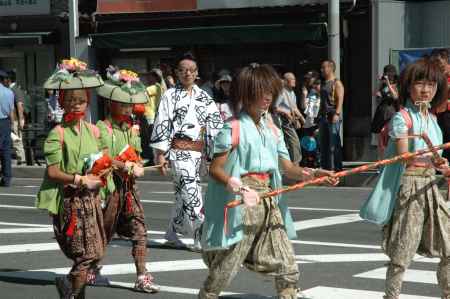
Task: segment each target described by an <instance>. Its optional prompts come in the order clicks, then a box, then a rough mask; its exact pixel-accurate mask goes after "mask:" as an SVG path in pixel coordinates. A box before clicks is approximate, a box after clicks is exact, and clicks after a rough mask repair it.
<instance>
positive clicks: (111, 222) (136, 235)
mask: <svg viewBox="0 0 450 299" xmlns="http://www.w3.org/2000/svg"><path fill="white" fill-rule="evenodd" d="M114 181H115V185H116V191H115V192H114V193H113V194H111V195H110V196H108V198H107V200H106V206H105V208H104V209H103V219H104V223H105V224H104V226H105V232H106V236H107V240H108V243H109V242H110V241H111V239H112V237H113V235H114V233H115V232H116V233H117V234H118V235H119V236H123V237H126V238H129V239H131V241H132V243H133V248H132V251H131V254H132V256H133V259H134V263H135V265H136V273H137V275H143V274H145V273H146V272H147V269H146V266H145V263H146V256H147V227H146V225H145V216H144V208H143V207H142V204H141V202H140V200H139V191H138V190H137V188H136V187H135V183H134V182H129V183H127V182H125V181H124V180H122V179H121V178H120V177H119V176H117V175H115V176H114ZM129 190H130V191H131V192H130V195H131V197H130V198H128V196H127V193H128V191H129Z"/></svg>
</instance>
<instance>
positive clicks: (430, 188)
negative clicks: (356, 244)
mask: <svg viewBox="0 0 450 299" xmlns="http://www.w3.org/2000/svg"><path fill="white" fill-rule="evenodd" d="M449 231H450V215H449V211H448V208H447V205H446V202H445V201H444V199H443V198H442V195H441V194H440V192H439V189H438V187H437V185H436V182H435V177H434V176H433V175H428V176H418V175H414V174H411V173H410V174H408V171H407V172H406V173H405V175H404V176H403V178H402V181H401V187H400V191H399V195H398V197H397V202H396V206H395V210H394V214H393V216H392V219H391V222H390V223H389V224H388V225H387V226H386V227H385V228H384V239H383V249H384V250H385V252H386V254H387V255H388V256H389V258H390V262H389V263H388V269H387V273H386V290H385V292H386V296H385V298H386V299H397V298H398V297H399V296H400V293H401V288H402V282H403V276H404V273H405V271H406V269H407V268H408V266H409V265H410V264H411V261H412V259H413V258H414V255H415V254H416V253H418V254H420V255H423V256H426V257H439V258H440V259H441V262H440V263H439V265H438V270H437V273H436V274H437V278H438V282H439V286H440V287H441V290H442V298H445V299H450V239H449Z"/></svg>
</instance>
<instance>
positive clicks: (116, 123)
mask: <svg viewBox="0 0 450 299" xmlns="http://www.w3.org/2000/svg"><path fill="white" fill-rule="evenodd" d="M107 71H108V79H109V80H107V81H106V82H105V85H103V86H102V87H100V88H99V89H98V94H99V95H100V96H102V97H103V98H105V99H107V100H108V107H109V110H110V116H108V117H107V118H106V119H105V120H103V121H99V122H98V123H97V126H98V128H99V129H100V143H101V144H102V147H104V148H105V150H106V151H107V153H108V155H110V156H111V157H113V158H114V165H115V170H114V172H113V176H112V179H113V184H114V187H115V188H114V189H115V190H114V191H113V192H109V194H105V195H106V198H105V207H104V209H103V216H104V224H105V232H106V235H107V240H108V242H109V241H110V240H111V238H112V237H113V235H114V233H117V234H118V235H120V236H123V237H126V238H129V239H131V241H132V244H133V248H132V252H131V254H132V256H133V259H134V262H135V265H136V274H137V279H136V282H135V286H134V289H135V290H136V291H140V292H147V293H155V292H158V291H159V287H158V286H157V285H156V284H154V283H153V277H152V275H150V273H148V272H147V269H146V265H145V264H146V256H147V227H146V225H145V216H144V208H143V206H142V204H141V202H140V200H139V191H138V189H137V184H136V181H135V179H136V178H137V177H141V176H143V175H144V168H143V167H142V165H141V161H140V157H139V155H140V153H141V152H142V150H141V139H140V136H139V127H137V126H136V125H133V124H132V122H131V115H132V112H133V105H135V104H143V103H145V102H147V100H148V98H147V94H146V93H145V86H144V85H143V84H142V83H141V82H140V81H139V78H138V77H137V75H136V74H135V73H133V72H131V71H126V70H118V69H114V68H110V69H108V70H107ZM109 189H111V188H109Z"/></svg>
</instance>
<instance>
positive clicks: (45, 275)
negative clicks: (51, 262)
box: [0, 259, 207, 280]
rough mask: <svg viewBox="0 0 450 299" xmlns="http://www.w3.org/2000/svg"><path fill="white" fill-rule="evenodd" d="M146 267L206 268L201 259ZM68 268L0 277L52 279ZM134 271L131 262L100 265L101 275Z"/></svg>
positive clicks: (158, 269)
mask: <svg viewBox="0 0 450 299" xmlns="http://www.w3.org/2000/svg"><path fill="white" fill-rule="evenodd" d="M146 268H147V269H148V270H149V271H150V272H151V273H157V272H170V271H184V270H205V269H207V267H206V266H205V264H204V263H203V260H202V259H193V260H175V261H164V262H151V263H146ZM70 269H71V268H70V267H64V268H50V269H36V270H28V271H7V272H0V277H11V278H24V279H25V278H27V279H37V280H53V279H54V278H55V276H56V275H64V274H67V273H69V271H70ZM134 273H136V266H135V265H134V264H131V263H130V264H113V265H104V266H103V267H102V274H103V275H125V274H134Z"/></svg>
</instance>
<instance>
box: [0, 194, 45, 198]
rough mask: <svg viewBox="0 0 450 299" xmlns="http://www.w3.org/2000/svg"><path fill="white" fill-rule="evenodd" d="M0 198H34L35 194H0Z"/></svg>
mask: <svg viewBox="0 0 450 299" xmlns="http://www.w3.org/2000/svg"><path fill="white" fill-rule="evenodd" d="M0 196H10V197H34V198H36V194H20V193H0Z"/></svg>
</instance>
